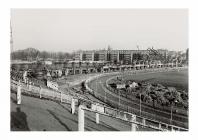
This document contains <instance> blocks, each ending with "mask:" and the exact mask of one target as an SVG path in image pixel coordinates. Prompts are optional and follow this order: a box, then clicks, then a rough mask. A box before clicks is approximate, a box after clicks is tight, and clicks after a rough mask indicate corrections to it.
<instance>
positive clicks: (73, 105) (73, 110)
mask: <svg viewBox="0 0 198 140" xmlns="http://www.w3.org/2000/svg"><path fill="white" fill-rule="evenodd" d="M71 113H72V114H74V113H75V100H74V99H73V98H72V99H71Z"/></svg>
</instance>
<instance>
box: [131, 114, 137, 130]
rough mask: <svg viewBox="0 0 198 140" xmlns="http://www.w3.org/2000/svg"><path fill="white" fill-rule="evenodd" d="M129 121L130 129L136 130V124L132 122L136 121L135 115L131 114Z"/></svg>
mask: <svg viewBox="0 0 198 140" xmlns="http://www.w3.org/2000/svg"><path fill="white" fill-rule="evenodd" d="M131 121H132V123H131V131H136V124H135V123H133V122H136V115H132V116H131Z"/></svg>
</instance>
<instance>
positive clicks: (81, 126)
mask: <svg viewBox="0 0 198 140" xmlns="http://www.w3.org/2000/svg"><path fill="white" fill-rule="evenodd" d="M78 131H84V110H83V106H82V105H80V106H79V107H78Z"/></svg>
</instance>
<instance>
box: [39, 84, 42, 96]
mask: <svg viewBox="0 0 198 140" xmlns="http://www.w3.org/2000/svg"><path fill="white" fill-rule="evenodd" d="M41 92H42V87H41V86H40V91H39V97H40V98H42V95H41Z"/></svg>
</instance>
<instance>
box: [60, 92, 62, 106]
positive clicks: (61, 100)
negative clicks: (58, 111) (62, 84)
mask: <svg viewBox="0 0 198 140" xmlns="http://www.w3.org/2000/svg"><path fill="white" fill-rule="evenodd" d="M62 94H63V93H62V91H61V92H60V99H61V103H62V102H63V95H62Z"/></svg>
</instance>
